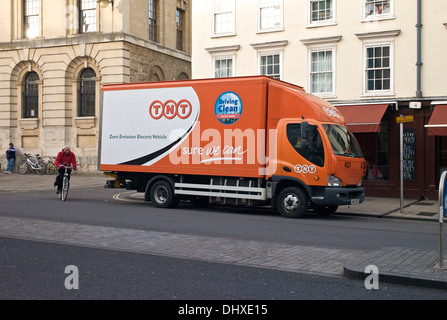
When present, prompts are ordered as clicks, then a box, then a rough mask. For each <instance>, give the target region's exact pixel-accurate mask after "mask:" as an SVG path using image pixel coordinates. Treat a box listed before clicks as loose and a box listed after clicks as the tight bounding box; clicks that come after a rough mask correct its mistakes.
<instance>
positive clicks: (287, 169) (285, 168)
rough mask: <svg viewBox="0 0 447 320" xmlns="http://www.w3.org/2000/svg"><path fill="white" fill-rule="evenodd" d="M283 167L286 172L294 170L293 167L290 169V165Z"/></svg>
mask: <svg viewBox="0 0 447 320" xmlns="http://www.w3.org/2000/svg"><path fill="white" fill-rule="evenodd" d="M282 168H283V170H284V171H285V172H292V169H290V168H289V167H286V166H284V167H282Z"/></svg>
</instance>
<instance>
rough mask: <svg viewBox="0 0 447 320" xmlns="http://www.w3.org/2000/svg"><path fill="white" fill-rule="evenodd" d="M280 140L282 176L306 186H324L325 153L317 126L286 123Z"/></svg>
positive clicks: (304, 123) (306, 123) (302, 123)
mask: <svg viewBox="0 0 447 320" xmlns="http://www.w3.org/2000/svg"><path fill="white" fill-rule="evenodd" d="M285 125H286V128H285V129H286V130H283V131H282V132H283V137H282V138H281V140H282V143H281V159H282V174H283V175H286V176H293V177H296V178H298V179H300V180H301V181H303V182H305V183H306V184H307V185H325V183H326V181H324V180H325V179H320V178H323V177H324V176H325V175H324V173H325V168H324V165H325V151H324V144H323V140H322V138H321V133H320V130H319V128H318V126H317V125H313V124H311V123H308V122H300V123H297V122H289V123H286V124H285Z"/></svg>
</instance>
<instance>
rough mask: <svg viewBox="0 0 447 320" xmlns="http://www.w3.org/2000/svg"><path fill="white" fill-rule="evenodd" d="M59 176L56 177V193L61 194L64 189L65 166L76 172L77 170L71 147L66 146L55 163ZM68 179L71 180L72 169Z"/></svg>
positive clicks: (69, 171)
mask: <svg viewBox="0 0 447 320" xmlns="http://www.w3.org/2000/svg"><path fill="white" fill-rule="evenodd" d="M55 164H56V167H57V171H58V175H57V177H56V181H55V182H54V186H55V187H57V191H56V193H57V194H59V193H60V191H61V189H62V179H63V177H64V173H65V167H64V166H72V167H73V169H74V170H76V169H77V168H76V156H75V154H74V153H73V152H71V151H70V147H69V146H65V147H64V148H63V149H62V151H61V152H59V153H58V155H57V157H56V161H55ZM67 172H68V179H70V174H71V169H69V170H68V171H67Z"/></svg>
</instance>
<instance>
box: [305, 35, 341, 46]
mask: <svg viewBox="0 0 447 320" xmlns="http://www.w3.org/2000/svg"><path fill="white" fill-rule="evenodd" d="M341 37H342V36H333V37H324V38H311V39H301V40H300V41H301V42H302V43H303V44H304V45H306V46H309V45H316V44H328V43H336V42H338V41H340V40H341Z"/></svg>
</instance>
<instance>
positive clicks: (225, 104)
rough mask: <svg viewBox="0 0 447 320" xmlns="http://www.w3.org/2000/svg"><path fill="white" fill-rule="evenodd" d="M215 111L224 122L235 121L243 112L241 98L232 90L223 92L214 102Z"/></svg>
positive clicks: (230, 122) (217, 116)
mask: <svg viewBox="0 0 447 320" xmlns="http://www.w3.org/2000/svg"><path fill="white" fill-rule="evenodd" d="M214 113H215V114H216V118H217V120H219V121H220V122H221V123H223V124H232V123H235V122H236V121H237V120H238V119H239V118H240V116H241V114H242V100H241V98H240V97H239V96H238V95H237V94H236V93H234V92H231V91H227V92H224V93H222V94H221V95H220V96H219V98H217V100H216V103H215V104H214Z"/></svg>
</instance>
